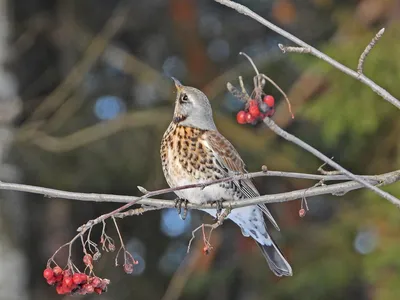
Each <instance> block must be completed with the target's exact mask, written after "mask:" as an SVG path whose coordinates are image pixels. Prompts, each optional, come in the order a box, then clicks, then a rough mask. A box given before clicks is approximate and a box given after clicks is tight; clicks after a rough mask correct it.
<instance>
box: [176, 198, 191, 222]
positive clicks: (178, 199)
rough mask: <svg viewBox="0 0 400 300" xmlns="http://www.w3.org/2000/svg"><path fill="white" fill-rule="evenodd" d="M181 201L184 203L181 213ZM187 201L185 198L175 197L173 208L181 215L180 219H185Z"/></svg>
mask: <svg viewBox="0 0 400 300" xmlns="http://www.w3.org/2000/svg"><path fill="white" fill-rule="evenodd" d="M182 203H184V208H183V214H181V212H182ZM188 203H189V201H188V200H187V199H183V198H179V197H178V198H176V199H175V208H176V210H177V212H178V215H179V216H180V217H181V219H182V220H185V219H186V216H187V211H188V208H187V205H188Z"/></svg>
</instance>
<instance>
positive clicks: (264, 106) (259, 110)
mask: <svg viewBox="0 0 400 300" xmlns="http://www.w3.org/2000/svg"><path fill="white" fill-rule="evenodd" d="M274 113H275V99H274V97H272V96H271V95H266V96H264V98H263V99H262V101H260V102H259V101H257V100H254V99H252V100H250V101H249V103H248V104H247V105H246V109H245V110H241V111H239V112H238V113H237V115H236V120H237V122H238V123H239V124H246V123H248V124H256V123H257V121H260V120H263V119H264V118H265V117H272V116H273V115H274Z"/></svg>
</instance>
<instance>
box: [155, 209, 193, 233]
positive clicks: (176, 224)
mask: <svg viewBox="0 0 400 300" xmlns="http://www.w3.org/2000/svg"><path fill="white" fill-rule="evenodd" d="M191 219H192V216H191V213H190V211H188V213H187V216H186V220H182V219H181V218H180V217H179V215H178V213H177V212H176V210H175V209H172V208H171V209H164V210H163V211H162V212H161V231H162V232H163V233H164V234H165V235H167V236H170V237H177V236H180V235H182V234H183V233H185V232H186V231H187V230H188V229H189V228H190V225H191Z"/></svg>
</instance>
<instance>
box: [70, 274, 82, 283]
mask: <svg viewBox="0 0 400 300" xmlns="http://www.w3.org/2000/svg"><path fill="white" fill-rule="evenodd" d="M72 281H73V282H74V283H75V284H80V283H82V279H81V274H80V273H75V274H74V275H72Z"/></svg>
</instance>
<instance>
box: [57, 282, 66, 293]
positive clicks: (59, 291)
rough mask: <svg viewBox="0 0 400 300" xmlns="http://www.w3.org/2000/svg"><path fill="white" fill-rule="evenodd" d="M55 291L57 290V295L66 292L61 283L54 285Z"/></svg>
mask: <svg viewBox="0 0 400 300" xmlns="http://www.w3.org/2000/svg"><path fill="white" fill-rule="evenodd" d="M56 292H57V294H59V295H64V294H66V292H65V290H64V288H63V286H62V285H61V284H59V285H57V287H56Z"/></svg>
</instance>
